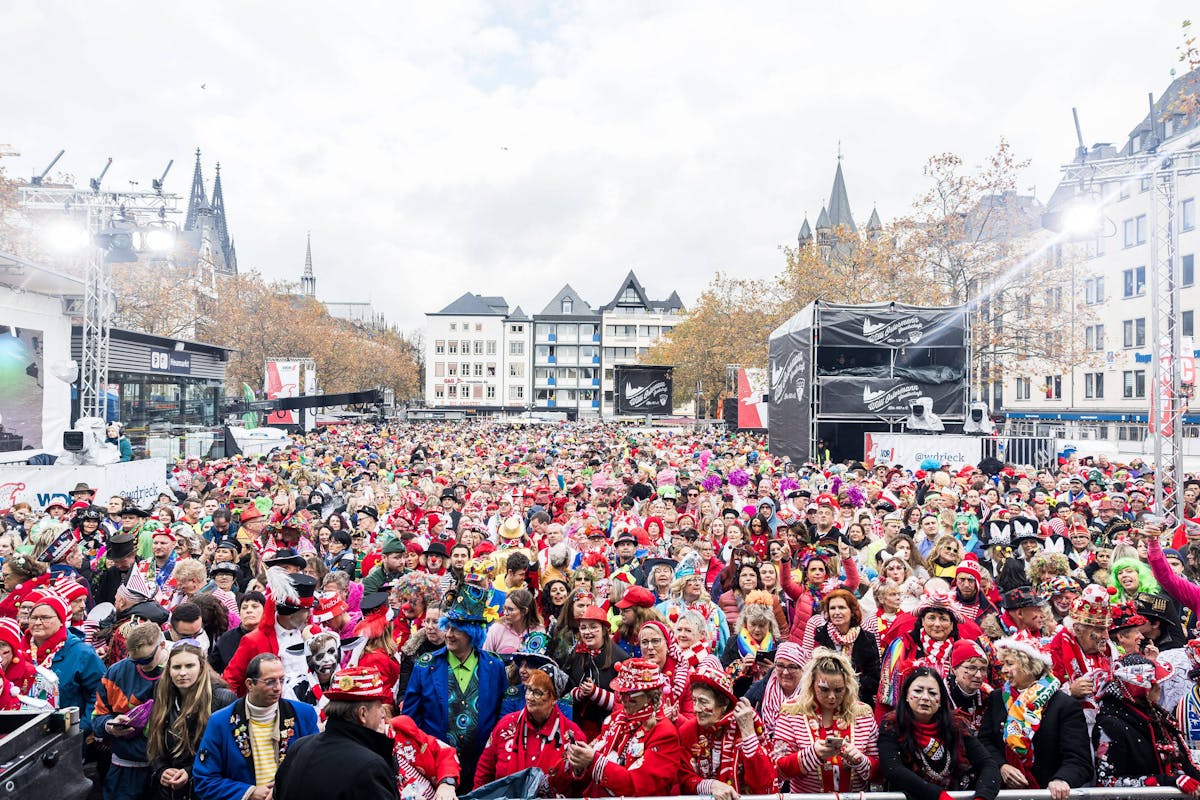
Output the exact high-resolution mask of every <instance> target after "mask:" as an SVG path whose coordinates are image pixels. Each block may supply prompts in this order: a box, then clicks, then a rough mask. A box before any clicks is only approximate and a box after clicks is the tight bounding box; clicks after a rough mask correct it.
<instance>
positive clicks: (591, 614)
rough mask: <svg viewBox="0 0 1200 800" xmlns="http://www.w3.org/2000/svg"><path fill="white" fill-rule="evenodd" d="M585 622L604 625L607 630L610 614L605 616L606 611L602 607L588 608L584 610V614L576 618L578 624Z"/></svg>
mask: <svg viewBox="0 0 1200 800" xmlns="http://www.w3.org/2000/svg"><path fill="white" fill-rule="evenodd" d="M585 620H591V621H592V622H599V623H601V624H602V625H604V627H605V628H607V627H608V614H605V613H604V609H603V608H601V607H600V606H588V607H587V608H585V609H584V610H583V613H582V614H580V615H579V616H577V617H575V621H576V622H584V621H585Z"/></svg>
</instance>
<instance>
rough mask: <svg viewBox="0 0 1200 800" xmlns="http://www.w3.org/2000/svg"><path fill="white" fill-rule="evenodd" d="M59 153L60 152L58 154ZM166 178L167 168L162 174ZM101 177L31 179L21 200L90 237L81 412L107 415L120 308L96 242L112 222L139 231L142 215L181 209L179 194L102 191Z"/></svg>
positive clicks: (104, 255) (155, 215)
mask: <svg viewBox="0 0 1200 800" xmlns="http://www.w3.org/2000/svg"><path fill="white" fill-rule="evenodd" d="M60 155H61V154H60ZM164 177H165V173H164ZM98 183H99V181H98V179H97V180H96V181H95V182H94V184H93V186H94V187H96V188H92V189H90V190H89V189H77V188H75V187H73V186H45V185H42V184H41V182H40V181H39V182H33V183H30V184H29V185H27V186H21V187H19V203H20V206H21V207H22V208H24V209H27V210H29V211H32V212H39V213H41V214H43V215H45V217H49V216H51V215H56V216H58V217H59V218H62V217H63V216H64V215H65V216H66V218H67V219H70V220H78V221H79V222H80V224H81V226H85V229H86V231H87V234H88V237H89V244H88V246H87V249H86V256H85V260H84V264H83V271H84V296H83V342H82V353H81V358H80V365H79V415H80V416H81V417H99V418H101V419H104V418H105V410H106V409H105V404H106V399H107V394H108V393H107V386H108V343H109V331H110V329H111V327H112V317H113V314H114V313H115V312H116V299H115V296H114V294H113V290H112V285H111V278H112V273H111V269H110V267H109V263H108V251H107V250H105V249H104V248H103V247H101V246H100V245H99V244H98V241H97V238H96V237H97V236H98V235H99V234H100V233H101V232H102V231H105V230H108V229H110V228H112V227H113V224H114V222H115V223H118V224H124V225H125V226H126V227H127V229H128V230H130V231H133V230H136V223H137V221H138V220H139V219H143V218H146V217H152V218H153V219H155V220H160V221H161V220H163V219H165V217H166V215H167V214H171V213H175V212H176V211H177V208H176V206H177V204H178V200H179V196H178V195H174V194H164V193H163V192H162V191H154V192H101V191H98Z"/></svg>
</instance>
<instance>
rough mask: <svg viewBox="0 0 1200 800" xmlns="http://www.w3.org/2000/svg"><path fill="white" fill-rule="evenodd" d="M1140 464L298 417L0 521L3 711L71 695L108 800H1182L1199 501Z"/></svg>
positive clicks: (1197, 774) (1197, 772)
mask: <svg viewBox="0 0 1200 800" xmlns="http://www.w3.org/2000/svg"><path fill="white" fill-rule="evenodd" d="M1155 479H1156V476H1155V474H1154V470H1153V466H1152V465H1147V464H1145V463H1143V462H1142V461H1140V460H1136V459H1135V460H1134V461H1132V462H1131V463H1129V464H1117V463H1112V462H1110V461H1109V460H1108V459H1106V458H1104V457H1097V458H1094V459H1093V458H1076V457H1070V458H1066V459H1060V460H1059V462H1058V463H1056V464H1053V465H1041V466H1040V467H1037V466H1031V465H1021V464H1004V463H1001V462H999V461H995V460H994V459H985V461H984V462H982V463H980V464H979V465H977V466H973V467H971V466H969V467H964V468H960V469H954V468H951V467H950V466H949V465H946V464H941V463H937V462H926V463H923V464H921V465H919V468H917V469H906V468H904V467H902V466H900V465H890V464H877V465H865V464H863V463H860V462H847V463H842V464H834V463H828V462H825V463H794V462H792V461H790V460H788V459H786V458H781V457H779V456H777V455H775V454H772V453H771V452H769V450H768V449H767V444H766V442H765V441H764V440H763V439H762V438H761V437H756V436H752V435H749V434H746V433H730V432H724V431H715V430H710V431H700V432H697V431H693V430H691V429H687V430H683V429H679V430H675V429H643V428H633V427H628V426H621V425H616V424H607V423H563V424H559V425H542V426H529V427H512V426H503V425H499V424H494V423H491V422H488V421H478V422H472V423H459V424H441V425H439V424H414V425H388V426H378V425H353V426H344V427H343V426H337V427H329V428H324V429H320V430H318V431H315V432H313V433H309V434H301V435H296V436H294V437H293V438H292V439H291V441H290V443H289V445H288V446H287V447H285V448H283V449H281V450H277V451H275V452H273V453H272V454H271V455H269V456H263V457H255V458H245V457H233V458H228V459H220V460H206V461H202V460H200V459H191V460H188V461H186V462H181V463H179V464H178V465H175V466H174V467H173V469H172V471H171V473H170V474H169V476H168V478H167V486H168V488H167V489H166V490H165V491H163V493H162V494H161V495H159V497H158V498H157V501H156V502H154V503H152V504H146V505H144V506H139V505H138V504H137V503H134V502H132V501H131V500H129V499H126V498H123V497H121V496H119V495H115V496H112V497H107V498H105V497H98V496H97V493H96V491H95V490H94V489H93V488H92V487H89V486H87V485H85V484H80V485H78V486H76V487H75V489H74V491H73V492H71V494H70V497H71V501H70V502H69V503H68V502H53V503H51V504H50V505H49V506H48V507H46V508H45V509H44V511H43V512H42V513H40V514H35V513H34V512H33V510H32V509H31V508H30V507H29V506H28V505H27V504H24V503H18V504H17V505H15V506H14V507H13V508H11V509H8V510H7V512H6V515H5V516H4V517H3V519H2V521H0V524H2V525H3V528H4V530H3V533H0V558H2V559H3V565H2V567H0V578H2V580H3V596H2V597H0V710H13V709H20V708H49V707H63V708H65V707H71V706H73V707H76V708H78V709H79V715H80V726H81V728H83V730H84V731H85V733H86V734H87V737H86V742H87V744H86V746H85V749H84V752H83V753H82V754H81V756H80V757H81V758H83V759H84V760H85V762H86V763H87V764H89V765H94V770H95V775H96V781H97V785H98V787H100V792H101V793H102V796H103V797H104V798H105V799H106V800H141V799H142V798H163V799H164V800H167V799H168V798H169V799H170V800H188V799H189V798H199V799H200V800H268V798H272V797H275V798H280V800H297V799H298V798H339V797H346V798H356V799H359V800H361V799H363V798H375V797H379V798H385V797H392V798H394V797H404V798H411V799H412V800H454V798H456V797H457V796H460V795H464V794H466V793H468V792H471V791H472V790H477V791H480V792H484V793H486V796H489V797H498V796H531V795H532V794H537V795H540V796H550V797H552V796H561V797H604V796H666V795H670V794H685V795H687V794H697V795H712V796H713V797H715V798H717V800H733V798H736V797H738V796H739V795H741V794H766V793H775V792H780V791H792V792H804V793H810V792H862V791H868V790H871V789H873V788H888V789H892V790H896V791H903V792H904V793H906V794H907V795H908V796H911V797H917V798H928V800H936V798H939V797H944V796H945V795H944V793H945V792H947V791H953V790H959V789H968V790H972V791H974V793H975V796H976V797H979V798H985V800H993V799H994V798H995V797H996V795H997V793H998V792H999V790H1000V789H1001V788H1013V789H1043V790H1048V791H1049V793H1050V795H1051V797H1053V798H1054V800H1063V798H1066V797H1067V796H1068V794H1069V793H1070V792H1071V790H1072V789H1074V788H1078V787H1085V786H1146V785H1149V786H1155V785H1157V786H1174V787H1177V788H1179V789H1180V790H1182V791H1183V792H1185V793H1187V794H1190V795H1192V796H1193V797H1197V798H1200V766H1198V764H1200V759H1198V756H1200V637H1198V634H1197V631H1196V627H1197V611H1198V610H1200V585H1197V580H1198V578H1200V524H1198V523H1196V522H1193V521H1192V520H1191V519H1190V518H1191V517H1195V516H1198V512H1197V510H1196V506H1197V502H1198V499H1200V480H1187V481H1184V482H1183V483H1182V484H1181V485H1179V486H1177V487H1173V488H1174V489H1175V490H1176V491H1178V492H1182V493H1183V496H1184V500H1185V508H1186V517H1185V518H1184V519H1182V520H1179V521H1178V522H1176V521H1175V520H1174V519H1173V518H1170V517H1169V516H1167V515H1165V514H1164V513H1163V512H1164V510H1163V509H1157V508H1155V507H1154V504H1153V495H1154V492H1153V489H1154V481H1155ZM1168 519H1170V520H1171V521H1170V522H1168ZM497 782H506V783H497ZM497 787H500V788H499V789H498V788H497Z"/></svg>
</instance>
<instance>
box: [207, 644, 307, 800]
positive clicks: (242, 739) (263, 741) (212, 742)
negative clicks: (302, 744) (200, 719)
mask: <svg viewBox="0 0 1200 800" xmlns="http://www.w3.org/2000/svg"><path fill="white" fill-rule="evenodd" d="M247 638H249V637H247ZM243 641H245V639H243ZM244 676H245V677H244V679H243V682H242V683H241V684H239V686H238V688H239V689H240V690H241V692H242V693H244V694H245V696H244V697H242V698H241V699H239V700H238V701H237V702H236V703H234V704H232V705H230V706H228V707H226V708H223V709H221V710H220V711H214V712H213V714H212V716H211V717H209V719H208V727H206V728H205V729H204V738H203V739H201V740H200V747H199V749H198V750H197V751H196V761H195V768H194V769H193V771H192V779H193V781H194V785H195V787H196V796H197V797H203V798H205V799H206V800H269V799H270V797H271V794H272V791H273V790H274V788H275V772H276V770H278V769H279V763H280V762H281V761H282V760H283V757H284V756H285V755H286V754H287V752H288V749H289V748H290V747H291V746H292V745H294V744H295V743H296V740H297V739H300V738H302V737H304V736H309V735H312V734H315V733H317V732H318V729H317V712H316V709H314V708H313V707H312V706H310V705H308V704H307V703H301V702H299V701H293V700H285V699H283V683H284V667H283V662H282V661H280V660H279V656H277V655H275V654H273V653H260V654H258V655H256V656H255V657H254V658H252V659H250V662H249V663H248V664H247V665H246V667H245V670H244Z"/></svg>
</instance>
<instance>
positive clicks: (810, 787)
mask: <svg viewBox="0 0 1200 800" xmlns="http://www.w3.org/2000/svg"><path fill="white" fill-rule="evenodd" d="M799 691H800V696H799V699H798V700H797V701H796V702H794V703H789V704H787V705H784V707H783V709H782V710H781V711H780V714H779V721H778V722H777V723H776V725H775V763H776V767H777V768H778V770H779V777H780V778H782V779H785V780H790V781H791V791H792V792H797V793H802V794H814V793H826V792H862V791H865V790H866V788H867V781H868V779H869V778H870V776H871V771H872V770H873V769H874V768H875V765H876V764H877V763H878V760H879V756H878V745H877V741H878V738H879V728H878V727H877V726H876V724H875V715H874V714H873V712H872V710H871V707H870V706H868V705H867V704H865V703H863V702H861V701H859V699H858V676H857V675H856V674H855V672H854V667H853V666H852V665H851V663H850V659H849V658H847V657H846V656H845V655H844V654H842V653H838V652H835V651H833V650H829V649H827V648H824V647H818V648H817V649H816V650H814V651H813V654H812V658H810V659H809V661H808V663H807V664H806V665H805V667H804V672H803V673H801V675H800V690H799Z"/></svg>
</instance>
